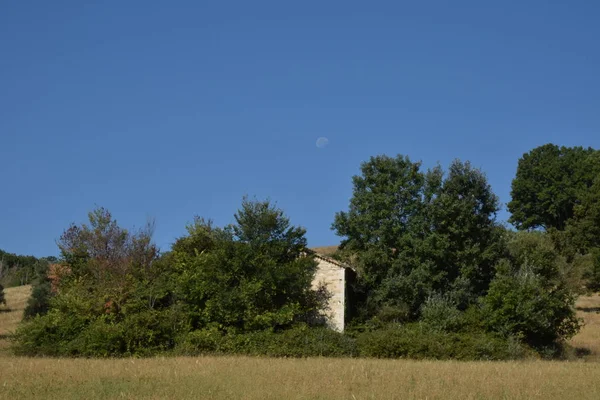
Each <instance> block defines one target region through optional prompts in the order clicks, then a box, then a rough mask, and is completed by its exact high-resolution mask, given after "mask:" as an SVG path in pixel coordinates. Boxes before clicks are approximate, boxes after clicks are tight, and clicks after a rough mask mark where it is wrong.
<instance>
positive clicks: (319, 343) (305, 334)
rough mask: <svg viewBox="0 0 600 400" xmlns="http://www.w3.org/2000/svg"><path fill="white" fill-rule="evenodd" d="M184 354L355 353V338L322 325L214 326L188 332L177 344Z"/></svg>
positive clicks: (354, 354) (347, 354) (297, 354)
mask: <svg viewBox="0 0 600 400" xmlns="http://www.w3.org/2000/svg"><path fill="white" fill-rule="evenodd" d="M177 352H178V353H183V354H215V353H216V354H245V355H254V356H258V355H260V356H272V357H341V356H356V355H358V349H357V348H356V343H355V340H354V339H353V338H351V337H349V336H347V335H344V334H341V333H338V332H335V331H332V330H330V329H327V328H323V327H316V328H310V327H308V326H305V325H303V326H300V327H295V328H292V329H287V330H285V331H282V332H272V331H259V332H250V333H243V334H223V333H222V332H220V331H218V330H216V329H212V330H211V329H206V330H198V331H193V332H190V333H189V334H187V335H186V336H185V338H184V339H183V341H182V343H181V344H180V345H179V346H178V348H177Z"/></svg>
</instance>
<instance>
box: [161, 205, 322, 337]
mask: <svg viewBox="0 0 600 400" xmlns="http://www.w3.org/2000/svg"><path fill="white" fill-rule="evenodd" d="M235 220H236V223H235V224H233V225H229V226H227V227H225V228H216V227H213V226H212V224H211V222H210V221H204V220H202V219H199V218H197V219H196V220H195V221H194V224H193V225H191V226H189V227H188V236H185V237H182V238H180V239H178V240H177V242H176V243H175V244H174V245H173V251H172V258H173V265H174V268H175V270H176V271H177V273H176V274H175V280H176V284H175V288H176V295H177V298H178V299H179V300H180V301H181V302H182V303H185V305H186V307H187V308H188V310H189V311H190V315H191V316H192V325H193V327H194V329H205V328H207V327H210V326H218V327H219V329H221V330H224V331H228V332H233V333H242V332H252V331H260V330H264V329H266V330H270V329H278V330H280V329H282V328H284V327H290V326H292V325H294V324H296V323H298V322H306V321H311V320H315V319H316V317H317V315H318V310H319V309H320V308H321V306H322V301H323V300H324V296H323V293H321V292H318V291H314V290H312V287H311V282H312V280H313V277H314V274H315V271H316V266H317V264H316V262H315V261H314V260H313V259H312V258H311V257H310V256H307V255H306V254H304V253H305V249H306V238H305V230H304V229H303V228H300V227H295V226H292V225H291V224H290V221H289V219H288V218H287V217H286V216H285V215H284V213H283V211H282V210H280V209H278V208H276V207H274V206H273V205H271V204H270V203H269V202H268V201H249V200H248V199H244V201H243V203H242V208H241V209H240V210H239V211H238V212H237V213H236V214H235Z"/></svg>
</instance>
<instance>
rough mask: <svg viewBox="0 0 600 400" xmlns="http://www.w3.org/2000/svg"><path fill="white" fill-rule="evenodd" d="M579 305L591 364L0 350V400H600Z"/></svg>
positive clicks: (4, 328)
mask: <svg viewBox="0 0 600 400" xmlns="http://www.w3.org/2000/svg"><path fill="white" fill-rule="evenodd" d="M29 292H30V288H28V287H22V288H11V289H7V297H8V301H9V307H11V309H12V311H11V312H6V313H0V334H2V335H7V334H8V333H10V331H12V330H14V328H15V327H16V324H17V322H18V320H19V319H20V316H21V314H22V310H23V308H24V306H25V303H26V299H27V296H28V294H29ZM577 307H578V313H579V314H580V316H582V317H583V318H585V320H586V326H585V327H584V329H583V330H582V331H581V333H580V334H579V335H577V336H576V337H575V338H574V339H573V345H575V346H577V347H582V348H587V349H589V352H590V354H589V355H587V356H586V357H585V358H584V360H585V361H575V362H560V361H553V362H549V361H531V360H529V361H521V362H455V361H412V360H370V359H319V358H313V359H301V360H296V359H269V358H249V357H199V358H197V357H172V358H150V359H119V360H87V359H44V358H37V359H34V358H18V357H12V356H10V355H9V354H8V353H6V352H4V353H1V352H0V399H27V398H31V399H34V398H45V399H61V400H64V399H80V398H85V399H114V398H125V399H134V398H136V399H137V398H143V399H163V398H171V399H284V398H291V399H300V398H301V399H425V398H428V399H491V398H499V399H530V398H537V399H565V398H572V399H599V398H600V384H598V382H599V381H600V362H595V361H600V313H598V311H600V296H598V295H596V296H591V297H582V298H581V299H580V300H579V302H578V304H577ZM0 340H1V339H0ZM0 346H2V344H1V343H0ZM586 361H587V362H586Z"/></svg>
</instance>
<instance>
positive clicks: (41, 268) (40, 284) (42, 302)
mask: <svg viewBox="0 0 600 400" xmlns="http://www.w3.org/2000/svg"><path fill="white" fill-rule="evenodd" d="M49 266H50V263H49V262H48V261H47V260H44V259H42V260H40V262H39V263H38V264H37V266H36V270H35V274H36V277H35V279H34V281H33V282H32V291H31V297H30V298H29V300H28V301H27V307H26V308H25V312H24V316H25V318H29V317H34V316H36V315H44V314H46V313H47V312H48V310H49V309H50V298H51V297H52V291H51V284H50V280H49V279H48V268H49Z"/></svg>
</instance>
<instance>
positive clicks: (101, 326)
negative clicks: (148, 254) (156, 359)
mask: <svg viewBox="0 0 600 400" xmlns="http://www.w3.org/2000/svg"><path fill="white" fill-rule="evenodd" d="M188 329H189V327H188V326H187V325H186V323H185V318H184V316H183V315H181V314H179V313H177V312H175V311H174V310H165V311H156V310H148V311H146V312H139V313H135V314H132V315H130V316H127V317H125V318H123V319H122V320H120V321H116V320H115V319H114V318H112V317H111V316H110V315H103V316H99V317H97V318H93V319H90V318H85V317H81V316H79V315H77V314H74V313H72V314H66V313H62V312H58V311H56V310H51V311H50V312H49V313H48V314H46V315H44V316H36V317H33V318H31V319H29V320H28V321H26V322H24V323H23V324H22V325H21V327H20V328H19V329H18V330H17V332H16V335H15V338H14V340H15V344H14V346H13V350H14V351H15V353H17V354H21V355H30V356H35V355H49V356H83V357H109V356H111V357H114V356H131V355H135V356H146V355H152V354H156V353H158V352H163V351H167V350H170V349H172V348H173V347H174V346H175V339H176V338H177V337H179V336H181V335H182V333H184V332H186V331H187V330H188Z"/></svg>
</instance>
